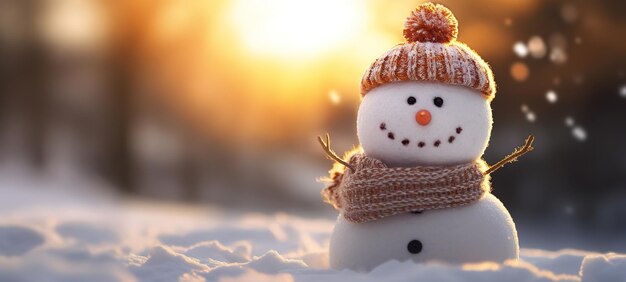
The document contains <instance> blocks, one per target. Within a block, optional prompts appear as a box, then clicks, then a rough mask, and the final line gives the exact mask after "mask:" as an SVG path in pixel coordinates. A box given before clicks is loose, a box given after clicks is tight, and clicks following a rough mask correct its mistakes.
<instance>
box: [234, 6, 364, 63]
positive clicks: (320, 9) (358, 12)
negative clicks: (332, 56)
mask: <svg viewBox="0 0 626 282" xmlns="http://www.w3.org/2000/svg"><path fill="white" fill-rule="evenodd" d="M365 18H366V9H365V3H363V1H360V0H316V1H304V0H237V1H235V2H234V3H233V6H232V8H231V20H232V23H233V24H234V28H235V30H236V32H237V36H238V37H239V38H240V39H241V40H242V41H243V43H244V44H245V46H246V47H247V48H248V49H249V50H250V51H251V52H253V53H261V54H271V55H279V56H282V57H284V56H288V57H294V56H306V55H312V54H316V53H321V52H324V51H328V50H329V49H330V48H332V47H334V46H339V45H340V44H341V43H343V42H346V41H348V40H351V39H353V38H354V37H355V36H356V35H357V34H359V33H360V32H361V31H362V30H363V29H364V25H365Z"/></svg>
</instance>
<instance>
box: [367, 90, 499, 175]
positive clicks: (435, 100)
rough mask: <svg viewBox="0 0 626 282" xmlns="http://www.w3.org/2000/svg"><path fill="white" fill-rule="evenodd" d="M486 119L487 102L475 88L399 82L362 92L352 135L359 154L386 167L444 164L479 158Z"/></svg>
mask: <svg viewBox="0 0 626 282" xmlns="http://www.w3.org/2000/svg"><path fill="white" fill-rule="evenodd" d="M491 123H492V119H491V107H490V105H489V102H488V101H487V100H486V99H485V98H484V97H483V96H482V95H481V93H480V92H479V91H476V90H473V89H471V88H468V87H464V86H455V85H449V84H443V83H436V82H416V81H404V82H394V83H387V84H384V85H382V86H379V87H376V88H374V89H372V90H371V91H370V92H368V93H367V95H365V97H364V98H363V101H362V102H361V106H360V107H359V113H358V118H357V134H358V136H359V141H360V143H361V146H362V147H363V150H364V152H365V154H366V155H368V156H370V157H373V158H377V159H379V160H381V161H383V162H384V163H386V164H387V165H389V166H399V167H409V166H416V165H443V164H446V165H448V164H460V163H467V162H471V161H473V160H476V159H478V158H480V157H481V156H482V155H483V152H484V151H485V148H486V147H487V142H488V140H489V135H490V133H491Z"/></svg>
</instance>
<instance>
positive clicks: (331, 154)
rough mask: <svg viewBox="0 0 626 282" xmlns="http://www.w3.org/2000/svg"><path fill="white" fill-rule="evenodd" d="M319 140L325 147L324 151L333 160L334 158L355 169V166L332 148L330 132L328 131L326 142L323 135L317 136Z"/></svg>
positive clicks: (323, 147)
mask: <svg viewBox="0 0 626 282" xmlns="http://www.w3.org/2000/svg"><path fill="white" fill-rule="evenodd" d="M317 141H318V142H319V143H320V145H322V149H324V152H325V153H326V155H327V156H328V157H329V158H330V159H331V160H334V161H336V162H338V163H340V164H342V165H343V166H345V167H347V168H349V169H350V170H352V171H354V168H353V167H352V166H351V165H350V164H349V163H348V162H346V161H344V160H343V159H342V158H340V157H339V156H337V154H336V153H335V152H334V151H333V150H332V149H330V135H329V134H328V133H326V142H324V139H322V137H320V136H317Z"/></svg>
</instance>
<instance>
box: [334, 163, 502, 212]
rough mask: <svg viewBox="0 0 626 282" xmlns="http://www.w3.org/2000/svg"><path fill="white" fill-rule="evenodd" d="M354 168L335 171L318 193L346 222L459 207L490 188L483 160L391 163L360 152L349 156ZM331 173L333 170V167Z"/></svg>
mask: <svg viewBox="0 0 626 282" xmlns="http://www.w3.org/2000/svg"><path fill="white" fill-rule="evenodd" d="M349 163H350V165H351V166H352V167H354V171H352V170H350V169H346V170H345V171H344V172H343V173H337V172H335V173H333V174H332V182H331V184H330V185H329V186H328V187H326V188H325V189H324V191H323V192H322V194H323V196H324V198H325V200H326V201H327V202H328V203H330V204H332V205H333V206H334V207H335V208H336V209H338V210H340V211H341V213H342V215H343V216H344V218H346V219H347V220H348V221H351V222H355V223H361V222H367V221H371V220H376V219H380V218H384V217H388V216H391V215H395V214H400V213H408V212H412V211H424V210H433V209H443V208H451V207H458V206H462V205H466V204H469V203H472V202H474V201H477V200H478V199H480V198H481V197H482V196H483V194H484V193H489V190H490V186H489V177H488V176H484V175H483V173H482V172H483V171H484V170H485V168H486V167H487V165H486V163H485V162H484V161H482V160H479V161H476V162H473V163H468V164H461V165H454V166H419V167H410V168H400V167H398V168H389V167H387V166H386V165H385V164H384V163H382V162H381V161H380V160H377V159H374V158H369V157H367V156H365V155H364V154H355V155H353V156H352V157H351V158H350V162H349ZM331 173H332V172H331Z"/></svg>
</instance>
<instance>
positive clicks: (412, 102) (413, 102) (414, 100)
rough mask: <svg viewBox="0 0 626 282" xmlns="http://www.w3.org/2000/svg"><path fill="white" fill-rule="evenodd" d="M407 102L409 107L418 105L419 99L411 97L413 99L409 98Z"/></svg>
mask: <svg viewBox="0 0 626 282" xmlns="http://www.w3.org/2000/svg"><path fill="white" fill-rule="evenodd" d="M406 102H407V103H408V104H409V105H413V104H415V103H417V99H415V97H413V96H411V97H409V98H408V99H406Z"/></svg>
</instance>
